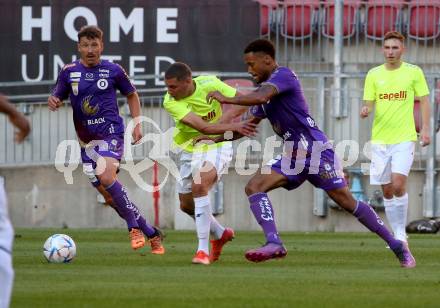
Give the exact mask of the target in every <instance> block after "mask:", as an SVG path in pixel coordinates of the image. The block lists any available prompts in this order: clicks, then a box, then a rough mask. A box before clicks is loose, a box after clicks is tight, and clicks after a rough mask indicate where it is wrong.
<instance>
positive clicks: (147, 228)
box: [131, 202, 156, 238]
mask: <svg viewBox="0 0 440 308" xmlns="http://www.w3.org/2000/svg"><path fill="white" fill-rule="evenodd" d="M131 205H132V206H133V213H134V216H135V218H136V221H137V223H138V225H139V228H140V229H141V230H142V232H143V233H144V234H145V235H146V236H147V237H148V238H152V237H154V236H155V235H156V229H155V228H154V227H153V226H152V225H150V224H149V223H147V221H146V220H145V218H144V217H143V216H142V215H141V213H140V212H139V209H138V208H137V206H136V205H135V204H134V203H133V202H132V203H131Z"/></svg>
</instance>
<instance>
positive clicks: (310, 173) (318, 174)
mask: <svg viewBox="0 0 440 308" xmlns="http://www.w3.org/2000/svg"><path fill="white" fill-rule="evenodd" d="M269 164H270V165H271V169H272V170H274V171H275V172H277V173H279V174H282V175H284V176H285V177H286V178H287V180H288V183H287V184H286V185H285V186H284V188H285V189H287V190H292V189H295V188H297V187H298V186H300V185H301V184H302V183H304V181H306V180H307V181H309V182H310V183H312V184H313V186H315V187H317V188H321V189H323V190H333V189H337V188H342V187H345V186H347V183H346V182H345V179H344V173H343V171H342V168H341V167H340V166H341V165H340V163H339V162H338V161H336V162H335V153H334V152H333V150H331V149H328V150H325V151H323V152H322V153H321V155H320V157H318V158H316V157H315V158H314V159H312V157H310V156H308V157H306V158H299V159H298V158H296V157H293V158H287V157H282V156H281V155H280V156H278V157H277V158H275V159H274V160H272V161H271V162H269Z"/></svg>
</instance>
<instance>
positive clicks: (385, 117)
mask: <svg viewBox="0 0 440 308" xmlns="http://www.w3.org/2000/svg"><path fill="white" fill-rule="evenodd" d="M382 50H383V54H384V56H385V63H384V64H382V65H380V66H377V67H374V68H372V69H371V70H370V71H369V72H368V74H367V77H366V79H365V87H364V98H363V99H364V101H365V105H364V106H363V107H362V109H361V117H362V118H365V117H367V116H368V114H369V113H370V112H371V111H372V109H373V106H374V107H375V115H374V122H373V131H372V136H371V143H372V146H371V150H372V157H371V167H370V184H372V185H381V186H382V191H383V195H384V206H385V213H386V217H387V219H388V222H389V224H390V226H391V228H392V230H393V232H394V237H395V238H396V239H398V240H401V241H404V242H406V241H407V236H406V231H405V226H406V222H407V213H408V194H407V192H406V182H407V177H408V174H409V172H410V169H411V165H412V163H413V159H414V146H415V141H417V133H416V130H415V124H414V115H413V112H414V100H415V99H418V100H420V106H421V111H422V129H421V131H420V139H421V140H420V143H421V144H422V145H423V146H426V145H428V144H429V143H430V141H431V140H430V135H429V132H430V127H429V118H430V107H429V98H428V95H429V89H428V86H427V84H426V80H425V77H424V75H423V71H422V70H421V69H420V68H419V67H418V66H416V65H413V64H409V63H405V62H403V61H402V60H401V56H402V54H403V52H404V37H403V35H402V34H400V33H399V32H394V31H393V32H388V33H386V34H385V36H384V40H383V48H382Z"/></svg>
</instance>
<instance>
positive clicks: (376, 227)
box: [353, 201, 401, 250]
mask: <svg viewBox="0 0 440 308" xmlns="http://www.w3.org/2000/svg"><path fill="white" fill-rule="evenodd" d="M353 215H354V216H356V218H357V219H358V220H359V221H360V222H361V223H362V224H363V225H364V226H365V227H367V228H368V230H370V231H371V232H374V233H376V234H377V235H379V236H380V237H381V238H382V239H383V240H384V241H385V242H387V244H388V245H389V246H390V248H391V249H392V250H394V249H396V248H398V247H400V246H401V243H400V241H398V240H396V239H395V238H394V237H393V235H392V234H391V232H390V231H388V229H387V227H385V224H384V223H383V221H382V219H380V217H379V215H377V213H376V212H375V211H374V210H373V209H372V208H371V207H370V206H369V205H368V204H366V203H364V202H362V201H358V203H357V206H356V209H355V210H354V212H353Z"/></svg>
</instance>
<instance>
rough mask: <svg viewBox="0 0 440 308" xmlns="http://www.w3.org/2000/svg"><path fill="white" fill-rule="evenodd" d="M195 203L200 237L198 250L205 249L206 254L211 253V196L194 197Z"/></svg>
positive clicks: (198, 235)
mask: <svg viewBox="0 0 440 308" xmlns="http://www.w3.org/2000/svg"><path fill="white" fill-rule="evenodd" d="M194 205H195V208H194V214H195V216H196V229H197V237H198V238H199V247H198V249H197V251H199V250H203V251H204V252H205V253H206V254H209V229H210V225H211V219H210V216H211V206H210V204H209V196H203V197H199V198H194Z"/></svg>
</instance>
